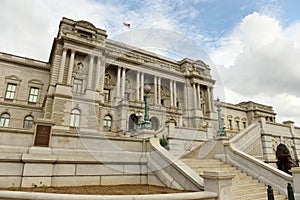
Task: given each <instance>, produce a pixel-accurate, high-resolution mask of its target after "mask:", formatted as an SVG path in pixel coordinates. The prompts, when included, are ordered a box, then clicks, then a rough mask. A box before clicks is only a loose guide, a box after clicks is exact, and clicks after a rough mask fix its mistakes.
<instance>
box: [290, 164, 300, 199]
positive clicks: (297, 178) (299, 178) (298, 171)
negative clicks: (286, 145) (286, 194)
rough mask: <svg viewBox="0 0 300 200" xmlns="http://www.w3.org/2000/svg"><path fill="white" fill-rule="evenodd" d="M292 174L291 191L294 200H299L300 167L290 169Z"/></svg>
mask: <svg viewBox="0 0 300 200" xmlns="http://www.w3.org/2000/svg"><path fill="white" fill-rule="evenodd" d="M291 171H292V174H293V189H294V196H295V199H300V167H295V168H292V169H291Z"/></svg>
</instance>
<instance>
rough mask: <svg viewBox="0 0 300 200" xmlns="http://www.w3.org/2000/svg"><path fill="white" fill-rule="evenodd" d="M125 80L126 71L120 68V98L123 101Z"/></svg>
mask: <svg viewBox="0 0 300 200" xmlns="http://www.w3.org/2000/svg"><path fill="white" fill-rule="evenodd" d="M125 78H126V69H125V68H124V67H123V68H122V83H121V89H122V90H121V97H122V99H124V97H125Z"/></svg>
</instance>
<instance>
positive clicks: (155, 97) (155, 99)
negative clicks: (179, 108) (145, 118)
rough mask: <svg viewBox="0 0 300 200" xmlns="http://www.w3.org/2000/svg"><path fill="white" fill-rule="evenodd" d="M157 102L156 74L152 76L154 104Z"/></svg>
mask: <svg viewBox="0 0 300 200" xmlns="http://www.w3.org/2000/svg"><path fill="white" fill-rule="evenodd" d="M156 104H157V76H154V105H156Z"/></svg>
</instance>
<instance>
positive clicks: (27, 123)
mask: <svg viewBox="0 0 300 200" xmlns="http://www.w3.org/2000/svg"><path fill="white" fill-rule="evenodd" d="M32 127H33V117H32V116H31V115H27V116H26V117H25V118H24V124H23V128H28V129H30V128H32Z"/></svg>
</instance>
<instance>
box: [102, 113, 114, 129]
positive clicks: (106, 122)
mask: <svg viewBox="0 0 300 200" xmlns="http://www.w3.org/2000/svg"><path fill="white" fill-rule="evenodd" d="M111 121H112V119H111V116H110V115H106V116H105V117H104V119H103V130H105V131H111Z"/></svg>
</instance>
